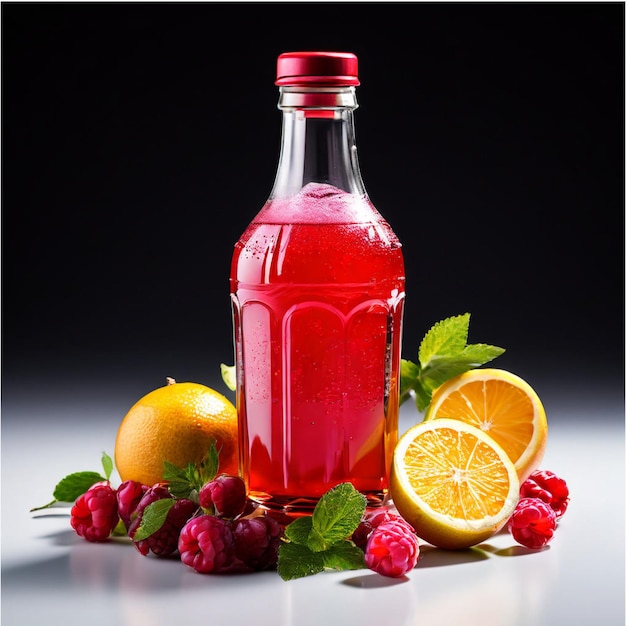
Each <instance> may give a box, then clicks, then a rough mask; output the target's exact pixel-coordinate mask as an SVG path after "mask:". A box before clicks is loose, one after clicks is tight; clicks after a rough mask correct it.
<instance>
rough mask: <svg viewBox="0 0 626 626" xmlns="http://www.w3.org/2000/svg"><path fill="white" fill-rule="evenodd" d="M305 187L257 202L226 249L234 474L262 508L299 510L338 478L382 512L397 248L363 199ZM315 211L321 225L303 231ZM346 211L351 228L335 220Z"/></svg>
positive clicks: (394, 396) (391, 427) (395, 356)
mask: <svg viewBox="0 0 626 626" xmlns="http://www.w3.org/2000/svg"><path fill="white" fill-rule="evenodd" d="M307 189H308V190H310V191H312V194H311V195H302V194H299V195H298V196H297V197H296V198H294V199H293V200H292V201H291V202H289V203H286V204H285V203H281V204H280V205H279V204H278V203H277V202H276V201H275V202H274V203H273V204H268V205H266V207H265V208H264V210H263V211H262V212H261V213H260V214H259V216H257V218H256V219H255V220H254V221H253V223H252V224H251V225H250V226H249V227H248V229H247V230H246V232H245V233H244V234H243V236H242V238H241V239H240V241H239V242H238V244H237V245H236V247H235V253H234V257H233V265H232V276H231V291H232V298H233V310H234V321H235V343H236V351H237V370H238V371H237V375H238V393H237V407H238V411H239V426H240V428H239V430H240V450H241V467H240V469H241V471H242V475H243V476H244V478H245V479H246V482H247V484H248V489H249V491H250V494H251V496H252V497H254V498H256V499H258V500H260V501H263V502H265V503H266V504H267V505H268V506H270V507H275V508H282V509H287V510H295V511H297V510H299V509H302V510H306V509H307V508H311V507H312V506H314V504H315V501H316V500H317V499H318V498H319V497H320V496H321V495H322V494H323V493H324V492H326V491H327V490H328V489H330V488H331V487H332V486H334V485H336V484H338V483H340V482H344V481H350V482H352V483H353V484H354V486H355V487H356V488H357V489H358V490H359V491H361V492H363V493H365V494H366V495H367V496H368V499H369V500H370V504H371V505H376V504H381V503H382V501H383V500H384V498H385V494H386V491H387V483H388V476H389V468H390V463H391V455H392V452H393V448H394V446H395V444H396V441H397V426H398V385H399V362H400V336H401V323H402V309H403V304H404V263H403V257H402V251H401V247H400V243H399V242H398V240H397V238H396V236H395V235H394V234H393V232H392V231H391V229H390V228H389V226H388V225H387V224H386V222H384V220H383V219H382V217H381V216H380V214H378V213H377V212H376V210H375V209H374V208H373V207H371V205H369V204H368V203H366V202H365V201H363V200H358V201H357V200H356V199H355V198H354V197H353V196H349V195H346V194H341V195H338V194H337V193H332V194H331V195H330V196H328V195H325V194H327V193H328V190H329V189H334V188H329V187H328V186H318V185H314V186H313V185H309V186H308V187H307V188H305V190H307ZM321 191H324V192H325V193H321ZM337 191H338V190H334V192H337ZM346 201H349V202H348V203H347V204H346ZM321 203H323V204H324V206H325V208H326V209H327V211H326V220H327V222H324V223H310V222H309V223H307V221H306V220H307V219H309V215H311V213H310V210H311V209H314V210H315V211H316V212H317V211H319V209H320V204H321ZM346 213H347V215H348V218H349V219H351V220H354V221H355V222H356V223H337V222H336V221H334V220H338V219H346ZM283 216H287V217H286V218H285V217H283ZM289 218H291V219H292V221H291V222H290V223H281V222H280V220H281V219H283V220H285V221H286V219H289ZM294 218H295V219H299V220H300V222H299V223H298V222H296V221H295V219H294ZM318 218H319V216H318Z"/></svg>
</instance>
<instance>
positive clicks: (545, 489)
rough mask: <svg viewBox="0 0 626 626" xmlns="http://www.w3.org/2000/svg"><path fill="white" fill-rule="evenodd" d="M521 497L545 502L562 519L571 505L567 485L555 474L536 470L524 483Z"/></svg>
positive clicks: (521, 488)
mask: <svg viewBox="0 0 626 626" xmlns="http://www.w3.org/2000/svg"><path fill="white" fill-rule="evenodd" d="M520 497H521V498H539V499H540V500H543V501H544V502H545V503H546V504H549V505H550V506H551V507H552V508H553V509H554V512H555V513H556V516H557V518H560V517H563V515H564V513H565V511H566V510H567V506H568V504H569V489H568V487H567V483H566V482H565V481H564V480H563V479H562V478H559V477H558V476H557V475H556V474H554V473H553V472H549V471H547V470H536V471H534V472H533V473H532V474H531V475H530V476H529V477H528V478H527V479H526V480H525V481H524V482H523V483H522V486H521V487H520Z"/></svg>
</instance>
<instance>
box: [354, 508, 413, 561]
mask: <svg viewBox="0 0 626 626" xmlns="http://www.w3.org/2000/svg"><path fill="white" fill-rule="evenodd" d="M389 521H393V522H397V523H398V524H404V525H405V526H406V528H407V530H408V531H409V532H411V533H414V532H415V530H414V529H413V527H412V526H411V525H410V524H409V523H408V522H407V521H406V520H405V519H404V518H402V517H400V516H399V515H396V514H395V513H390V512H389V511H388V510H387V509H377V510H375V511H369V512H367V513H366V514H365V515H364V516H363V519H362V520H361V523H360V524H359V525H358V526H357V529H356V530H355V531H354V533H352V541H353V542H354V543H355V544H356V545H357V546H358V547H359V548H361V550H363V552H365V548H366V546H367V540H368V539H369V536H370V535H371V534H372V531H373V530H374V529H375V528H377V527H378V526H380V525H381V524H382V523H383V522H389Z"/></svg>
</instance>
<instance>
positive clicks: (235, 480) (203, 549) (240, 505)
mask: <svg viewBox="0 0 626 626" xmlns="http://www.w3.org/2000/svg"><path fill="white" fill-rule="evenodd" d="M164 500H172V502H171V503H169V502H168V503H166V505H167V508H166V511H167V512H166V515H165V517H164V519H163V521H162V523H161V524H160V526H159V527H158V529H156V530H155V531H154V532H151V533H150V534H148V535H147V536H146V532H142V531H141V529H142V524H143V523H144V521H145V520H144V515H145V513H146V510H147V509H148V507H149V506H150V505H153V504H155V503H157V502H160V501H164ZM70 523H71V525H72V528H74V530H75V531H76V533H77V534H78V535H80V536H81V537H83V538H85V539H86V540H87V541H94V542H98V541H106V540H108V539H109V538H110V537H111V535H112V534H113V533H114V531H115V530H116V528H118V527H119V525H120V523H121V524H122V525H123V528H124V530H125V532H126V534H127V535H128V537H130V539H131V540H132V541H133V544H134V546H135V548H136V549H137V550H138V551H139V553H140V554H142V555H143V556H147V555H148V554H150V553H151V554H153V555H155V556H157V557H167V556H170V555H173V554H175V553H178V554H179V555H180V559H181V561H182V562H183V563H184V564H185V565H188V566H189V567H192V568H193V569H195V570H196V571H197V572H201V573H208V572H218V571H226V570H228V571H231V570H263V569H272V568H274V567H275V566H276V563H277V560H278V547H279V545H280V541H281V538H282V536H283V528H282V526H280V524H278V522H276V521H275V520H274V519H272V518H270V517H268V516H267V515H265V514H264V513H263V512H262V511H260V510H259V509H257V508H255V507H253V506H252V505H251V504H250V503H249V501H248V499H247V497H246V488H245V484H244V482H243V480H242V479H241V478H239V477H238V476H229V475H226V474H222V475H219V476H217V477H215V478H214V479H213V480H210V481H209V482H207V483H205V484H204V486H203V487H202V488H201V489H200V491H199V493H198V496H197V499H196V500H192V499H190V498H175V497H174V496H172V494H171V493H170V490H169V489H168V485H167V483H158V484H156V485H153V486H151V487H150V486H148V485H143V484H141V483H138V482H135V481H125V482H123V483H122V484H121V485H120V486H119V487H118V488H117V489H113V487H111V485H110V483H109V482H101V483H97V484H95V485H93V486H92V487H90V488H89V489H88V490H87V492H86V493H84V494H83V495H82V496H80V497H79V498H78V499H77V500H76V502H75V504H74V506H73V507H72V510H71V513H70Z"/></svg>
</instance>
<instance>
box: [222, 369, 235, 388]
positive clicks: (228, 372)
mask: <svg viewBox="0 0 626 626" xmlns="http://www.w3.org/2000/svg"><path fill="white" fill-rule="evenodd" d="M220 370H221V372H222V380H223V381H224V384H225V385H226V386H227V387H228V388H229V389H230V390H231V391H235V389H237V374H236V373H235V366H234V365H225V364H224V363H220Z"/></svg>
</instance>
